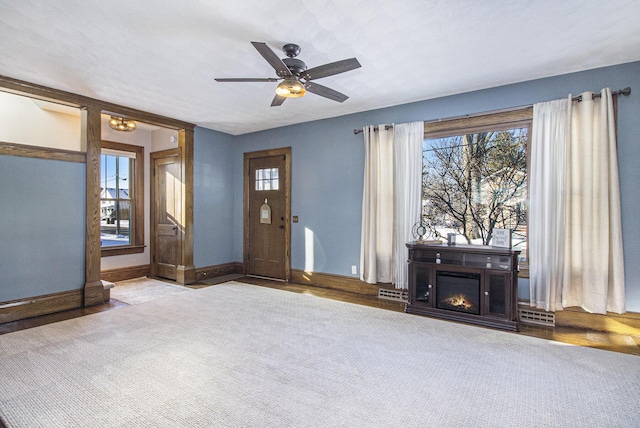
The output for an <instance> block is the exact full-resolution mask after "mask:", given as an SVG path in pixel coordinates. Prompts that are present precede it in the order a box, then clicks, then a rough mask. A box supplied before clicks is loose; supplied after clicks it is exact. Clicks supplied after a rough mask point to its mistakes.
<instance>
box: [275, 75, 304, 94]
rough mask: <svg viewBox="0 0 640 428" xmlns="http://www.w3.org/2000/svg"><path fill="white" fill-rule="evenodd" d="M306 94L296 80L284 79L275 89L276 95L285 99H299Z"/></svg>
mask: <svg viewBox="0 0 640 428" xmlns="http://www.w3.org/2000/svg"><path fill="white" fill-rule="evenodd" d="M306 93H307V90H306V89H305V88H304V85H303V84H302V83H301V82H300V81H298V80H296V79H285V80H283V81H282V82H280V84H279V85H278V87H277V88H276V94H278V95H279V96H281V97H285V98H299V97H302V96H303V95H304V94H306Z"/></svg>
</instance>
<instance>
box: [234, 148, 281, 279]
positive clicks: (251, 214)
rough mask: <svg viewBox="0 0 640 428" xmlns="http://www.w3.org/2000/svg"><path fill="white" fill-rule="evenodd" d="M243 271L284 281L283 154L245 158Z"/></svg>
mask: <svg viewBox="0 0 640 428" xmlns="http://www.w3.org/2000/svg"><path fill="white" fill-rule="evenodd" d="M248 164H249V167H248V195H247V201H248V207H245V209H246V211H245V212H246V215H247V222H248V236H245V239H247V240H248V245H246V244H245V249H248V254H247V255H246V256H247V257H246V259H248V266H247V273H248V274H249V275H255V276H263V277H268V278H276V279H283V280H286V279H288V278H287V275H288V263H289V261H288V242H289V240H288V233H289V228H288V215H289V214H288V212H289V209H288V198H287V184H288V180H287V173H288V171H287V168H286V166H287V155H286V154H279V155H273V156H264V157H255V158H250V159H249V160H248Z"/></svg>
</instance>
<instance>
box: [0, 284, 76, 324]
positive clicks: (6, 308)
mask: <svg viewBox="0 0 640 428" xmlns="http://www.w3.org/2000/svg"><path fill="white" fill-rule="evenodd" d="M83 298H84V289H83V288H81V289H79V290H71V291H63V292H60V293H53V294H46V295H43V296H36V297H29V298H26V299H18V300H12V301H10V302H3V303H0V324H2V323H5V322H9V321H16V320H22V319H26V318H32V317H37V316H40V315H47V314H52V313H55V312H61V311H66V310H69V309H76V308H80V307H82V301H83Z"/></svg>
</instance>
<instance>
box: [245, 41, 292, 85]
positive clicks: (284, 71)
mask: <svg viewBox="0 0 640 428" xmlns="http://www.w3.org/2000/svg"><path fill="white" fill-rule="evenodd" d="M251 44H252V45H253V47H254V48H256V50H257V51H258V52H259V53H260V55H262V57H263V58H264V59H266V60H267V62H268V63H269V64H270V65H271V67H273V69H274V70H275V71H276V73H277V74H278V76H280V77H288V76H291V70H289V67H287V66H286V65H285V63H284V62H282V60H281V59H280V58H279V57H278V55H276V53H275V52H274V51H272V50H271V48H270V47H269V46H267V44H266V43H262V42H251Z"/></svg>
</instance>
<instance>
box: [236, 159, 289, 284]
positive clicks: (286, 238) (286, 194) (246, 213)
mask: <svg viewBox="0 0 640 428" xmlns="http://www.w3.org/2000/svg"><path fill="white" fill-rule="evenodd" d="M271 156H284V157H285V160H284V168H285V179H284V199H285V204H284V213H285V215H284V217H285V222H284V247H285V250H284V253H285V255H284V279H285V281H287V282H290V281H291V147H282V148H279V149H269V150H260V151H257V152H246V153H245V154H244V214H243V222H244V238H243V259H244V274H245V275H246V274H247V273H248V272H249V263H250V260H249V248H250V245H249V239H250V237H249V184H250V181H251V180H250V179H249V178H250V177H249V161H251V160H252V159H259V158H265V157H271Z"/></svg>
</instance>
